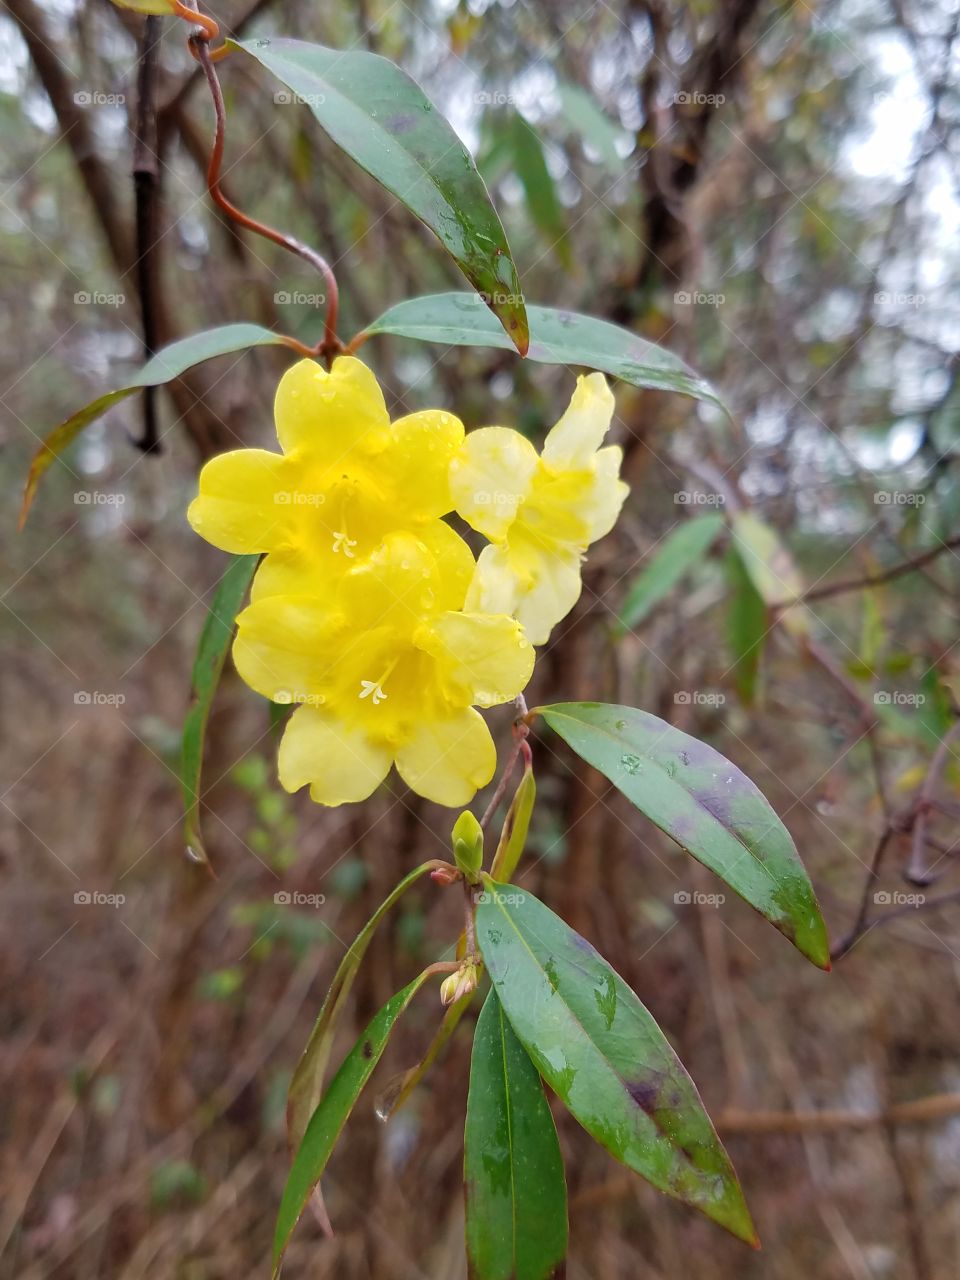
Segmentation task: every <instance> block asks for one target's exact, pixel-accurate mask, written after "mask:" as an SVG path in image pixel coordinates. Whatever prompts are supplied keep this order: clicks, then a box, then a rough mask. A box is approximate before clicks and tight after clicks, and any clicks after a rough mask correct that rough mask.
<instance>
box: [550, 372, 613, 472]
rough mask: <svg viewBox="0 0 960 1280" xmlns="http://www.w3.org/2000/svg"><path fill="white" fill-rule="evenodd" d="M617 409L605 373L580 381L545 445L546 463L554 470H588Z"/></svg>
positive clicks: (583, 378)
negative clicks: (575, 468) (567, 468)
mask: <svg viewBox="0 0 960 1280" xmlns="http://www.w3.org/2000/svg"><path fill="white" fill-rule="evenodd" d="M615 407H616V401H615V400H614V398H613V392H612V391H611V390H610V388H609V387H608V386H607V380H606V378H604V376H603V374H602V373H591V374H588V375H587V376H586V377H583V376H581V377H579V378H578V379H577V386H576V390H575V391H574V393H573V396H572V397H571V399H570V404H569V405H568V406H567V409H566V411H565V412H564V414H563V417H562V418H561V419H560V421H559V422H558V423H557V425H556V426H555V427H554V428H553V429H552V430H551V431H550V432H549V434H548V435H547V438H546V440H545V441H544V445H543V460H544V462H546V463H549V464H550V466H553V467H585V466H588V465H589V464H590V462H591V461H592V458H593V455H594V454H595V453H596V451H597V450H598V449H599V448H600V445H601V443H602V441H603V437H604V436H605V435H606V434H607V431H608V430H609V428H610V419H611V418H612V417H613V411H614V408H615Z"/></svg>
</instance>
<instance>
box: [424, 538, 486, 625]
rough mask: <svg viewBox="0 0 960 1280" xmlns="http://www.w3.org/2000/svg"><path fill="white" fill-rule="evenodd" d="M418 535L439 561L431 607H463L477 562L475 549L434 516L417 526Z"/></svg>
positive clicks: (441, 608)
mask: <svg viewBox="0 0 960 1280" xmlns="http://www.w3.org/2000/svg"><path fill="white" fill-rule="evenodd" d="M417 537H418V539H419V540H420V541H421V542H422V543H423V544H424V546H425V547H426V548H427V549H428V551H429V552H430V554H431V555H432V556H433V559H434V563H435V565H436V575H435V581H434V582H433V584H432V589H433V593H434V600H433V606H432V611H433V612H436V613H439V612H441V611H443V610H444V609H462V608H463V602H464V600H465V599H466V595H467V588H468V587H469V586H470V579H471V578H472V577H473V570H474V568H475V566H476V561H475V560H474V558H473V552H472V551H471V550H470V548H469V547H468V546H467V544H466V543H465V542H464V540H463V538H461V537H460V535H459V533H457V532H456V530H455V529H451V528H450V526H449V525H448V524H447V523H446V521H444V520H431V521H430V522H429V523H428V524H425V525H421V526H418V527H417Z"/></svg>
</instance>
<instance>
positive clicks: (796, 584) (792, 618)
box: [731, 511, 810, 637]
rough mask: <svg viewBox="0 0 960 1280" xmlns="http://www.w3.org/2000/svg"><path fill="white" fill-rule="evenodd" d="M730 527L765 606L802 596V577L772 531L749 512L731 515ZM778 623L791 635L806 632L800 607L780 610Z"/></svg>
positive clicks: (806, 623)
mask: <svg viewBox="0 0 960 1280" xmlns="http://www.w3.org/2000/svg"><path fill="white" fill-rule="evenodd" d="M731 525H732V528H733V541H734V545H735V546H736V548H737V550H738V551H739V553H740V558H741V559H742V560H743V567H744V568H745V569H746V571H747V573H748V574H749V576H750V580H751V582H752V583H753V585H754V586H755V587H756V589H757V591H758V593H759V595H760V598H761V599H762V600H763V602H764V604H765V605H767V606H768V607H770V606H772V605H783V604H786V603H788V602H789V601H791V600H794V599H796V598H797V597H798V596H802V595H803V592H804V581H803V575H802V574H801V573H800V570H799V569H798V568H797V565H796V562H795V561H794V558H793V556H792V555H791V553H790V550H789V548H788V547H787V546H786V544H785V543H784V541H783V540H782V538H781V537H780V535H779V534H778V533H777V531H776V530H775V529H772V528H771V527H770V525H768V524H767V523H766V521H765V520H761V518H760V517H759V516H758V515H755V514H754V512H752V511H737V512H735V514H734V515H733V517H732V520H731ZM780 621H781V622H782V623H783V625H784V626H785V627H786V628H787V630H788V631H790V632H791V633H792V634H793V635H795V636H800V637H802V636H805V635H807V634H808V632H809V630H810V624H809V618H808V612H807V609H806V608H805V607H804V606H803V605H799V606H798V607H796V608H793V609H784V610H783V612H782V613H781V615H780Z"/></svg>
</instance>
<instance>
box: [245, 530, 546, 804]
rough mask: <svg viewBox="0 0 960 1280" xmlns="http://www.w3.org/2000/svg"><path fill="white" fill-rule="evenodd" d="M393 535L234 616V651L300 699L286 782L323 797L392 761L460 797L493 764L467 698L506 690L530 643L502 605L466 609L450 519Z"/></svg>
mask: <svg viewBox="0 0 960 1280" xmlns="http://www.w3.org/2000/svg"><path fill="white" fill-rule="evenodd" d="M436 524H437V525H439V527H440V528H442V529H445V530H446V534H445V535H443V536H441V537H437V536H436V529H434V530H433V531H432V532H433V541H432V542H430V541H429V540H428V539H424V538H422V537H420V536H419V535H418V534H416V533H413V532H405V531H398V532H393V533H390V534H387V535H386V536H385V537H384V538H383V539H382V541H381V543H380V545H379V547H378V548H377V549H376V550H374V551H373V552H372V554H370V555H369V556H368V557H367V558H366V559H365V560H363V561H359V560H358V561H357V562H356V563H355V564H354V565H353V566H351V567H350V568H349V569H348V570H347V572H346V573H345V574H343V575H342V576H341V577H340V578H339V579H338V580H337V581H336V582H334V583H333V584H332V585H331V584H327V586H326V589H325V590H320V589H318V588H317V584H316V579H314V580H313V581H312V583H311V585H310V586H308V587H306V588H304V589H303V590H302V591H301V593H299V594H298V593H294V592H291V593H290V594H284V595H273V596H268V597H260V598H258V599H256V600H254V601H253V603H252V604H250V605H249V607H248V608H247V609H245V610H244V611H243V612H242V613H241V614H240V616H239V618H238V619H237V626H238V630H237V638H236V640H235V642H234V649H233V653H234V661H235V663H236V667H237V670H238V671H239V673H240V675H241V676H242V677H243V679H244V680H245V681H246V682H247V683H248V684H249V685H251V687H252V688H254V689H256V690H257V692H258V693H262V694H264V695H265V696H266V697H268V698H272V699H274V701H280V702H295V703H298V704H301V705H298V706H297V708H296V710H295V711H294V713H293V715H292V716H291V717H290V720H289V721H288V723H287V726H286V729H285V731H284V735H283V740H282V742H281V745H280V757H279V772H280V781H281V783H282V785H283V786H284V787H285V788H286V789H287V790H288V791H296V790H298V789H299V788H300V787H302V786H305V785H307V784H309V786H310V794H311V796H312V798H313V799H314V800H315V801H317V802H318V803H320V804H326V805H337V804H343V803H345V802H347V801H356V800H363V799H365V798H366V797H367V796H369V795H370V794H371V792H372V791H374V789H375V788H376V787H377V786H378V785H379V784H380V783H381V782H382V781H383V779H384V778H385V777H386V775H387V773H388V772H389V770H390V766H391V764H395V765H396V767H397V770H398V772H399V774H400V776H401V777H402V778H403V779H404V781H405V782H406V783H407V784H408V785H409V786H410V787H412V788H413V790H414V791H417V792H418V793H419V794H420V795H422V796H425V797H426V798H427V799H428V800H434V801H436V802H437V803H438V804H444V805H451V806H456V807H461V806H463V805H465V804H467V803H468V802H469V801H470V800H471V799H472V797H473V795H474V793H475V792H476V791H477V789H478V788H480V787H482V786H485V785H486V784H487V783H488V782H489V781H490V779H491V778H492V777H493V774H494V770H495V768H496V750H495V748H494V745H493V740H492V738H491V736H490V731H489V729H488V728H487V726H486V724H485V722H484V720H483V718H482V717H481V716H480V715H479V713H478V712H477V711H476V710H475V709H474V708H475V707H476V706H483V707H490V706H494V705H496V704H498V703H502V702H508V701H509V700H510V699H512V698H514V697H516V695H517V694H518V693H519V692H520V691H521V690H522V689H523V688H524V686H525V685H526V683H527V681H528V680H529V678H530V675H531V672H532V669H533V657H534V655H533V648H532V646H531V645H530V644H529V643H528V641H527V640H526V639H525V637H524V635H523V630H522V628H521V627H520V625H519V624H518V623H517V622H516V621H515V620H514V619H513V618H509V617H506V616H502V615H501V616H493V615H489V614H484V613H474V612H461V610H462V606H463V603H464V598H465V595H466V591H467V587H468V584H469V582H470V579H471V576H472V572H473V567H474V563H473V556H472V555H471V553H470V550H469V548H468V547H467V545H466V543H464V542H463V541H462V539H460V538H459V537H458V535H457V534H455V533H454V532H453V530H451V529H449V528H448V526H446V525H443V524H442V522H440V521H437V522H436Z"/></svg>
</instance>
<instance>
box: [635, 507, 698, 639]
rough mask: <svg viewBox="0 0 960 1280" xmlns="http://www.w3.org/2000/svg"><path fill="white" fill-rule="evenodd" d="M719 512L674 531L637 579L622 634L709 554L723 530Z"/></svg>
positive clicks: (695, 519)
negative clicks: (711, 545)
mask: <svg viewBox="0 0 960 1280" xmlns="http://www.w3.org/2000/svg"><path fill="white" fill-rule="evenodd" d="M723 524H724V521H723V516H722V515H720V514H719V513H718V512H710V513H709V514H708V515H702V516H694V517H693V519H692V520H684V521H683V523H682V524H678V525H677V527H676V528H675V529H671V530H670V532H669V533H668V534H667V536H666V537H665V538H664V539H663V541H662V542H661V543H660V545H659V547H657V549H656V551H655V552H654V553H653V555H652V556H651V557H650V559H649V560H648V561H647V563H646V564H645V565H644V566H643V568H642V569H641V570H640V573H639V574H638V575H637V576H636V578H634V580H633V582H632V583H631V584H630V587H629V588H628V590H627V594H626V598H625V599H624V602H623V605H622V607H621V609H620V621H619V630H620V631H626V630H627V629H628V628H629V627H635V626H638V625H639V623H641V622H642V621H643V620H644V618H646V617H647V615H648V614H649V613H650V610H651V609H652V608H653V607H654V606H655V605H658V604H659V603H660V601H661V600H663V599H664V598H665V597H666V596H668V595H669V594H670V592H671V591H672V590H673V588H674V587H675V586H676V585H677V583H678V582H679V581H680V579H681V578H682V577H683V575H684V574H685V573H686V572H687V571H688V570H689V569H692V568H693V566H694V565H695V564H697V563H698V562H699V561H700V560H701V559H702V557H703V556H704V555H705V554H706V552H707V550H708V548H709V547H710V544H711V543H712V542H713V541H714V539H715V538H716V537H717V534H718V533H719V532H720V530H721V529H722V528H723Z"/></svg>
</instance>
